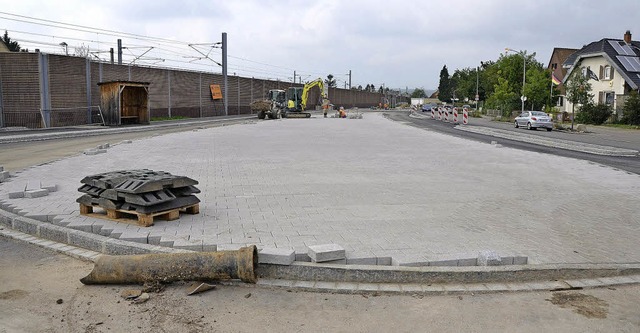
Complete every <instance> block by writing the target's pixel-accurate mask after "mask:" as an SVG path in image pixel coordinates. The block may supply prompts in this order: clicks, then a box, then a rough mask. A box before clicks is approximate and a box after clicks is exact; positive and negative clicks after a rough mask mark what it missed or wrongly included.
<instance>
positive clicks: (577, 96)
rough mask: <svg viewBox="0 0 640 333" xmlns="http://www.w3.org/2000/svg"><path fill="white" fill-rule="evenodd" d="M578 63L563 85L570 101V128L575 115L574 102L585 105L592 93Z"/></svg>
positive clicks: (589, 84)
mask: <svg viewBox="0 0 640 333" xmlns="http://www.w3.org/2000/svg"><path fill="white" fill-rule="evenodd" d="M579 69H580V64H579V63H578V64H577V65H576V66H575V70H574V71H573V73H571V76H570V77H569V80H567V83H566V84H565V85H564V88H565V91H566V94H567V101H569V102H571V130H573V123H574V119H575V115H576V104H582V105H585V104H587V103H589V102H590V101H591V99H592V98H593V95H592V94H591V93H590V92H591V83H589V81H588V79H587V78H586V77H585V76H584V75H582V73H581V72H580V70H579Z"/></svg>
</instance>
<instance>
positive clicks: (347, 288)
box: [335, 282, 358, 292]
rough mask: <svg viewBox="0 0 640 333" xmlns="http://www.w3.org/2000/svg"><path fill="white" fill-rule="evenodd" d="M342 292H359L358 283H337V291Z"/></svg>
mask: <svg viewBox="0 0 640 333" xmlns="http://www.w3.org/2000/svg"><path fill="white" fill-rule="evenodd" d="M335 290H337V291H341V292H355V291H357V290H358V283H357V282H336V289H335Z"/></svg>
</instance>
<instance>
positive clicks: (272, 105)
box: [250, 89, 286, 119]
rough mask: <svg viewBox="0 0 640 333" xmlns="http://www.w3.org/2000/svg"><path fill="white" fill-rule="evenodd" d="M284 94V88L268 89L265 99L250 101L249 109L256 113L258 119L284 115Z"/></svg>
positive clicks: (275, 117) (276, 117)
mask: <svg viewBox="0 0 640 333" xmlns="http://www.w3.org/2000/svg"><path fill="white" fill-rule="evenodd" d="M285 95H286V94H285V91H284V90H280V89H272V90H269V92H268V93H267V98H266V99H264V100H259V101H255V102H253V103H251V105H250V107H251V110H252V111H254V112H256V113H257V114H258V119H264V118H266V117H267V116H268V117H269V118H270V119H278V118H280V117H281V116H283V115H284V109H285V102H286V98H285Z"/></svg>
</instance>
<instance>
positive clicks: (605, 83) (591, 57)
mask: <svg viewBox="0 0 640 333" xmlns="http://www.w3.org/2000/svg"><path fill="white" fill-rule="evenodd" d="M639 55H640V42H637V41H633V40H632V39H631V32H630V31H627V32H626V33H625V34H624V37H623V39H612V38H603V39H601V40H599V41H597V42H592V43H590V44H588V45H586V46H584V47H583V48H581V49H580V50H578V51H576V52H575V53H573V54H572V55H571V56H569V58H567V60H566V61H565V62H564V64H563V67H564V68H566V69H567V73H566V75H565V77H564V79H563V81H562V83H566V82H567V80H568V78H569V77H570V76H571V74H572V73H573V72H575V71H579V73H581V74H582V75H584V76H585V77H587V78H588V79H589V83H591V93H592V94H594V100H593V102H594V103H597V104H598V103H599V104H607V105H610V106H611V108H612V109H613V110H614V112H615V113H616V114H617V116H618V117H621V116H622V108H623V106H624V101H625V98H626V97H627V96H628V94H629V92H631V91H633V90H635V91H638V90H639V89H640V56H639ZM566 104H567V110H571V105H569V104H570V103H566Z"/></svg>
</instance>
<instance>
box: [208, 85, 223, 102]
mask: <svg viewBox="0 0 640 333" xmlns="http://www.w3.org/2000/svg"><path fill="white" fill-rule="evenodd" d="M209 88H211V98H213V99H214V100H216V99H222V91H221V90H220V85H219V84H212V85H210V86H209Z"/></svg>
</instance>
